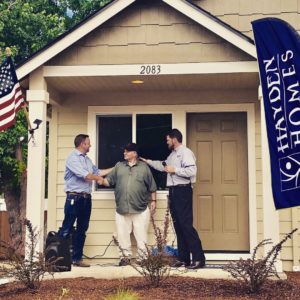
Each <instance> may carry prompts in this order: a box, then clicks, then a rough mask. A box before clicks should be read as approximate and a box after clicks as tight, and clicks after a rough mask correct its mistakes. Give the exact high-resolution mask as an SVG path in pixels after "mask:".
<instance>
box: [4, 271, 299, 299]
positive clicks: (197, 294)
mask: <svg viewBox="0 0 300 300" xmlns="http://www.w3.org/2000/svg"><path fill="white" fill-rule="evenodd" d="M287 275H288V280H284V281H281V280H277V281H268V282H267V284H266V285H265V286H264V287H263V289H262V291H261V292H260V293H259V294H249V293H248V292H247V291H245V290H244V289H243V288H241V287H240V286H239V285H238V284H237V282H236V281H233V280H216V279H196V278H187V277H185V278H183V277H170V278H169V279H167V281H165V282H163V283H162V284H161V286H160V287H158V288H153V287H151V286H149V284H147V283H146V282H145V280H144V279H143V278H140V277H139V278H127V279H123V280H103V279H94V278H76V279H61V280H47V281H43V282H42V286H41V288H40V289H39V290H38V291H36V292H31V291H28V290H24V288H23V287H22V286H21V285H20V284H17V283H10V284H5V285H1V286H0V299H18V300H29V299H30V300H38V299H39V300H40V299H43V300H50V299H51V300H53V299H57V300H60V299H64V300H71V299H72V300H73V299H74V300H77V299H79V300H95V299H97V300H99V299H104V297H105V296H108V295H110V294H112V293H114V292H116V291H117V289H118V288H123V289H130V290H132V291H135V292H136V293H137V294H138V295H139V297H140V298H139V299H143V300H146V299H147V300H148V299H153V300H160V299H161V300H162V299H163V300H169V299H178V300H181V299H182V300H183V299H184V300H191V299H217V300H220V299H222V300H224V299H225V300H226V299H228V300H229V299H230V300H233V299H278V300H279V299H280V300H283V299H284V300H287V299H293V300H297V299H300V273H292V272H289V273H287ZM62 288H65V289H68V295H66V296H63V297H61V295H62Z"/></svg>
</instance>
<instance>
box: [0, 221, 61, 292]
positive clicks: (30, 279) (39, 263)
mask: <svg viewBox="0 0 300 300" xmlns="http://www.w3.org/2000/svg"><path fill="white" fill-rule="evenodd" d="M23 225H24V226H26V231H27V234H28V239H27V242H26V247H25V249H26V253H25V257H23V256H21V255H20V254H19V251H18V249H17V248H15V247H12V246H10V245H6V243H3V242H2V241H0V242H1V244H0V246H1V248H5V249H6V251H5V254H6V255H7V262H6V263H5V264H4V265H0V273H2V274H3V275H4V276H5V277H12V278H14V279H15V280H16V281H19V282H21V283H22V284H23V285H24V286H25V287H26V288H28V289H32V290H35V289H38V288H39V287H40V285H41V282H42V280H43V278H44V276H45V274H47V273H49V274H50V275H52V276H53V274H54V273H53V271H52V269H53V266H55V264H56V262H57V260H58V259H56V260H51V261H49V260H48V261H46V260H45V254H44V253H42V252H37V251H36V248H37V244H38V243H39V232H38V231H37V230H36V228H33V227H32V224H31V222H30V221H29V220H27V219H25V220H24V221H23ZM19 246H20V245H19Z"/></svg>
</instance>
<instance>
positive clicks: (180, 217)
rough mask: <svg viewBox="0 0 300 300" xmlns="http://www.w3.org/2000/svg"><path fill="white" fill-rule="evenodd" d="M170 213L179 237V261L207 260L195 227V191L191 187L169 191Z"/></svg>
mask: <svg viewBox="0 0 300 300" xmlns="http://www.w3.org/2000/svg"><path fill="white" fill-rule="evenodd" d="M169 198H170V203H169V205H170V212H171V216H172V219H173V224H174V228H175V232H176V236H177V246H178V254H179V257H178V259H179V260H180V261H183V262H186V263H190V253H192V260H193V261H202V260H205V256H204V252H203V249H202V244H201V241H200V238H199V236H198V233H197V231H196V229H195V228H194V227H193V189H192V187H191V186H174V187H170V189H169Z"/></svg>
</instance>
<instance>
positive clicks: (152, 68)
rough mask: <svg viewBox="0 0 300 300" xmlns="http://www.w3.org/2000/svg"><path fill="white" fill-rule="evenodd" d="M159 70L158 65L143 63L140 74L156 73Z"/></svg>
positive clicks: (158, 72)
mask: <svg viewBox="0 0 300 300" xmlns="http://www.w3.org/2000/svg"><path fill="white" fill-rule="evenodd" d="M160 72H161V66H160V65H143V66H141V70H140V74H141V75H158V74H160Z"/></svg>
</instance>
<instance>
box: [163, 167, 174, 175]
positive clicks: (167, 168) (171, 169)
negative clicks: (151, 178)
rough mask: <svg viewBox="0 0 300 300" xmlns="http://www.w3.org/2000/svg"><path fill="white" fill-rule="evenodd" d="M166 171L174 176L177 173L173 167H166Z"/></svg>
mask: <svg viewBox="0 0 300 300" xmlns="http://www.w3.org/2000/svg"><path fill="white" fill-rule="evenodd" d="M165 171H166V172H167V173H170V174H172V173H175V168H174V167H173V166H165Z"/></svg>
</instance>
